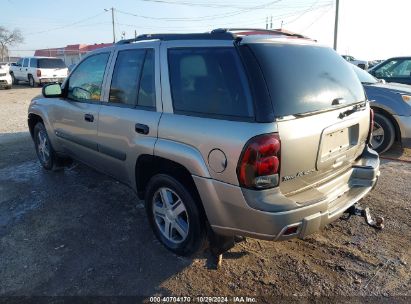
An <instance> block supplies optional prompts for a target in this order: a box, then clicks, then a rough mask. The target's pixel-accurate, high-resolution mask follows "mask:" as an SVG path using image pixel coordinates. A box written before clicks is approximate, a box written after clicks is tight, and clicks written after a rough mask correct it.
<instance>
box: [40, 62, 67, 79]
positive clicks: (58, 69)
mask: <svg viewBox="0 0 411 304" xmlns="http://www.w3.org/2000/svg"><path fill="white" fill-rule="evenodd" d="M37 68H38V69H41V77H42V78H64V77H67V71H68V69H67V67H66V65H65V64H64V62H63V60H61V59H59V58H39V59H37Z"/></svg>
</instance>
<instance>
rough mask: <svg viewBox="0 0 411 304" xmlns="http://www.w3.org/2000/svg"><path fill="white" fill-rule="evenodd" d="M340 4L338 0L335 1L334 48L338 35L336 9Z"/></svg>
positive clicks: (335, 47)
mask: <svg viewBox="0 0 411 304" xmlns="http://www.w3.org/2000/svg"><path fill="white" fill-rule="evenodd" d="M339 6H340V0H336V3H335V24H334V50H335V51H336V50H337V37H338V13H339V12H338V10H339Z"/></svg>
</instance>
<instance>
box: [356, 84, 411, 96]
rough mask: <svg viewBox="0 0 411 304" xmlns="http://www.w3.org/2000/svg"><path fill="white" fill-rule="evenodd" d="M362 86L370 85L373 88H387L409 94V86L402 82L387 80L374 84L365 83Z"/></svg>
mask: <svg viewBox="0 0 411 304" xmlns="http://www.w3.org/2000/svg"><path fill="white" fill-rule="evenodd" d="M364 86H372V87H374V88H381V89H387V90H390V91H392V92H393V93H400V94H407V95H411V86H410V85H407V84H402V83H395V82H389V83H388V82H387V83H381V82H379V83H375V84H365V85H364Z"/></svg>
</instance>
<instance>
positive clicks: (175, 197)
mask: <svg viewBox="0 0 411 304" xmlns="http://www.w3.org/2000/svg"><path fill="white" fill-rule="evenodd" d="M197 203H199V202H197ZM197 203H196V201H195V200H194V198H193V196H192V195H191V193H190V191H189V190H188V189H186V187H185V186H184V185H183V184H182V183H180V182H179V181H178V180H177V179H175V178H174V177H172V176H169V175H166V174H157V175H155V176H153V177H152V178H151V179H150V181H149V182H148V185H147V191H146V195H145V208H146V212H147V216H148V219H149V222H150V225H151V228H152V229H153V231H154V234H155V235H156V237H157V239H158V240H159V241H160V242H161V243H162V244H163V245H164V246H165V247H166V248H167V249H168V250H170V251H172V252H174V253H176V254H178V255H181V256H192V255H195V254H196V253H198V252H200V251H201V250H202V249H204V248H205V244H206V242H207V236H206V225H205V221H204V219H203V217H202V215H201V212H200V209H199V207H198V205H197Z"/></svg>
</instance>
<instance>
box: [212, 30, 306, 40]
mask: <svg viewBox="0 0 411 304" xmlns="http://www.w3.org/2000/svg"><path fill="white" fill-rule="evenodd" d="M233 32H261V33H267V34H279V35H284V36H292V37H298V38H308V37H306V36H304V35H301V34H297V33H292V32H288V31H283V30H281V29H274V30H273V29H270V30H269V29H260V28H218V29H214V30H212V31H211V33H233ZM233 34H234V35H235V33H233Z"/></svg>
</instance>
